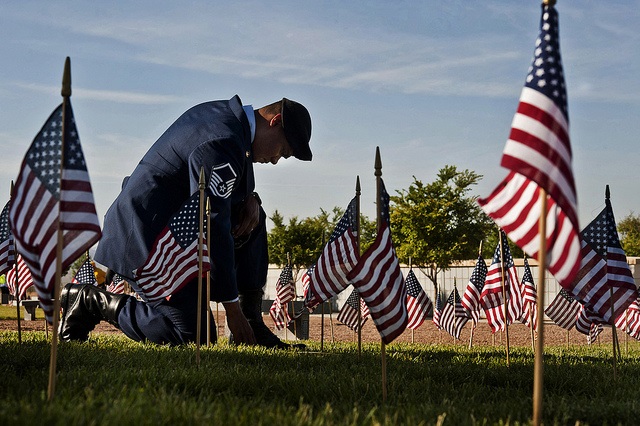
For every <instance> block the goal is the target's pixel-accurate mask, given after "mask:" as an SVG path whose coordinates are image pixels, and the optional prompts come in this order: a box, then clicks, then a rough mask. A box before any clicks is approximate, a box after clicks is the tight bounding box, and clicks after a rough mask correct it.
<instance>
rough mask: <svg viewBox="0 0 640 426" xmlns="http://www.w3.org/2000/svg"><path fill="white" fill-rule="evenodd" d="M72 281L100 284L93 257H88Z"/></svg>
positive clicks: (75, 282)
mask: <svg viewBox="0 0 640 426" xmlns="http://www.w3.org/2000/svg"><path fill="white" fill-rule="evenodd" d="M71 282H72V283H74V284H91V285H97V284H98V281H97V280H96V270H95V268H94V267H93V262H92V261H91V259H87V260H85V261H84V262H83V263H82V265H81V266H80V267H79V268H78V271H77V272H76V275H75V276H74V277H73V279H72V280H71Z"/></svg>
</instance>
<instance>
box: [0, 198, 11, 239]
mask: <svg viewBox="0 0 640 426" xmlns="http://www.w3.org/2000/svg"><path fill="white" fill-rule="evenodd" d="M9 207H10V204H9V203H7V204H5V206H4V208H3V209H2V214H0V243H2V242H4V241H7V239H9V237H10V236H11V228H10V227H9Z"/></svg>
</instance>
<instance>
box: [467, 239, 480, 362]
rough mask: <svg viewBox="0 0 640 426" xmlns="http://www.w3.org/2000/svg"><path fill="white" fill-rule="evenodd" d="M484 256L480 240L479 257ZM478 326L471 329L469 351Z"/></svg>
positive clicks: (475, 325) (474, 325)
mask: <svg viewBox="0 0 640 426" xmlns="http://www.w3.org/2000/svg"><path fill="white" fill-rule="evenodd" d="M481 256H482V240H480V246H479V247H478V257H481ZM477 326H478V324H476V323H474V324H473V327H471V335H470V336H469V349H471V348H472V347H473V335H474V333H475V331H476V327H477Z"/></svg>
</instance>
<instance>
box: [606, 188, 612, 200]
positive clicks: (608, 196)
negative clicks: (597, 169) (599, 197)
mask: <svg viewBox="0 0 640 426" xmlns="http://www.w3.org/2000/svg"><path fill="white" fill-rule="evenodd" d="M604 198H605V200H608V199H609V198H611V191H609V185H607V186H606V187H605V190H604Z"/></svg>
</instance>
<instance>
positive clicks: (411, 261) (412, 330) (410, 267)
mask: <svg viewBox="0 0 640 426" xmlns="http://www.w3.org/2000/svg"><path fill="white" fill-rule="evenodd" d="M412 269H413V259H412V258H411V256H409V271H411V270H412ZM414 331H415V330H414V329H413V328H412V329H411V343H415V336H414V334H415V333H414Z"/></svg>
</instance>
